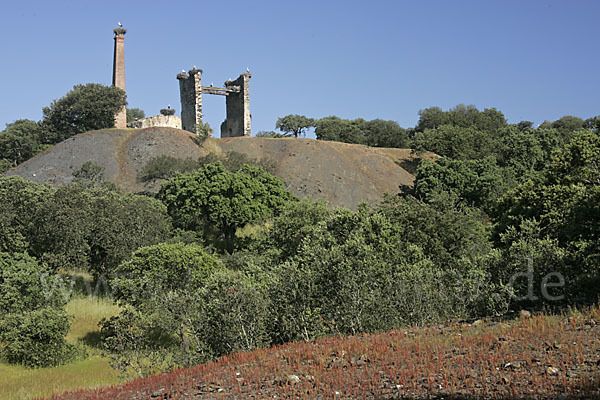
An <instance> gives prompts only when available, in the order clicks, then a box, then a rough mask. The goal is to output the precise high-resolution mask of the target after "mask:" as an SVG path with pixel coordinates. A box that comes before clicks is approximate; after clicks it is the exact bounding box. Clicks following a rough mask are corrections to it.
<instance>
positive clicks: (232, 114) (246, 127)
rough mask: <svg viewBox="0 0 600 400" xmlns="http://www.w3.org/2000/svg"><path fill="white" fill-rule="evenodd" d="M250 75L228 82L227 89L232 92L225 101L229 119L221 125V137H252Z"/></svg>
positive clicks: (226, 83) (243, 75) (242, 75)
mask: <svg viewBox="0 0 600 400" xmlns="http://www.w3.org/2000/svg"><path fill="white" fill-rule="evenodd" d="M251 77H252V75H250V74H249V73H246V74H241V75H240V76H239V78H237V79H236V80H235V81H226V82H225V88H226V89H228V88H235V89H237V90H239V91H233V90H232V91H230V92H229V93H228V95H227V98H226V100H225V103H226V110H227V118H226V119H225V121H224V122H223V123H222V124H221V137H222V138H225V137H234V136H250V134H251V131H252V129H251V125H252V115H251V114H250V90H249V88H250V85H249V83H250V78H251Z"/></svg>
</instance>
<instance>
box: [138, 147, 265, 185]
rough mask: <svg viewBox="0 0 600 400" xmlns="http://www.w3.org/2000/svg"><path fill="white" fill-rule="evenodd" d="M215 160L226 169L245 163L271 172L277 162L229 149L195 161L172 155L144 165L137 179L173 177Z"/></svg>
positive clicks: (240, 166) (241, 165)
mask: <svg viewBox="0 0 600 400" xmlns="http://www.w3.org/2000/svg"><path fill="white" fill-rule="evenodd" d="M215 162H220V163H221V164H222V165H223V167H224V168H225V169H226V170H228V171H231V172H238V171H239V170H241V169H242V167H243V166H244V165H245V164H248V165H256V166H260V167H263V168H264V169H265V170H266V171H267V172H269V173H272V172H273V171H274V170H275V162H274V161H272V160H270V159H260V160H255V159H252V158H250V157H248V156H247V155H245V154H243V153H238V152H236V151H228V152H227V153H226V154H225V155H224V156H219V155H215V154H214V153H208V154H207V155H205V156H202V157H199V158H198V160H195V161H194V160H192V159H191V158H186V159H181V158H176V157H172V156H158V157H154V158H152V159H150V161H148V163H147V164H146V165H144V167H143V168H142V171H141V172H140V173H139V174H138V177H137V179H138V181H140V182H152V181H155V180H157V179H171V178H173V177H175V175H177V174H178V173H180V172H189V171H192V170H194V169H197V168H200V167H201V166H203V165H205V164H211V163H215Z"/></svg>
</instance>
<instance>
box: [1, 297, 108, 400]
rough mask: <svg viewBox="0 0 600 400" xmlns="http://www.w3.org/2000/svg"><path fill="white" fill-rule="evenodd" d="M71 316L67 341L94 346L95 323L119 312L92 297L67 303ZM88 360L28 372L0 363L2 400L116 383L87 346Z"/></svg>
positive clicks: (96, 327)
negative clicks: (81, 342)
mask: <svg viewBox="0 0 600 400" xmlns="http://www.w3.org/2000/svg"><path fill="white" fill-rule="evenodd" d="M66 309H67V312H68V313H69V314H72V315H73V316H74V319H73V323H72V326H71V331H70V332H69V334H68V335H67V340H69V341H71V342H77V341H83V342H84V343H90V344H91V343H93V342H94V339H95V338H97V333H98V321H100V320H101V319H102V318H104V317H110V316H112V315H115V314H117V313H118V311H119V309H118V307H117V306H116V305H114V304H113V303H112V302H111V301H109V300H105V299H95V298H91V297H75V298H73V299H72V300H71V301H70V302H69V303H68V304H67V307H66ZM86 347H87V348H88V352H89V357H88V358H87V359H85V360H80V361H76V362H74V363H71V364H67V365H62V366H60V367H55V368H39V369H29V368H24V367H20V366H15V365H9V364H5V363H0V394H1V398H2V400H13V399H14V400H17V399H18V400H24V399H32V398H35V397H42V396H49V395H51V394H52V393H61V392H64V391H66V390H73V389H80V388H95V387H99V386H106V385H111V384H115V383H119V382H120V380H119V378H118V376H117V374H116V373H115V371H114V370H113V369H112V368H111V367H110V366H109V364H108V360H106V359H104V358H102V357H101V356H100V354H99V353H100V352H99V350H98V349H95V348H93V347H91V346H89V345H86Z"/></svg>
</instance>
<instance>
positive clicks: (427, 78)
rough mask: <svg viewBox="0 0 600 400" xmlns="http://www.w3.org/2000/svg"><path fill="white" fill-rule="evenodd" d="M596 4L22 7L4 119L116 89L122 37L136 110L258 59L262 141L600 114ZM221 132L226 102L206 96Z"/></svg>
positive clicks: (5, 78)
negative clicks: (464, 109)
mask: <svg viewBox="0 0 600 400" xmlns="http://www.w3.org/2000/svg"><path fill="white" fill-rule="evenodd" d="M599 15H600V1H595V0H594V1H592V0H569V1H541V0H540V1H537V0H535V1H534V0H531V1H523V0H518V1H512V0H501V1H487V0H477V1H459V0H455V1H447V0H446V1H416V0H415V1H393V0H388V1H378V0H370V1H366V0H365V1H354V0H345V1H327V0H320V1H312V0H310V1H307V0H302V1H285V0H274V1H260V0H253V1H252V0H245V1H237V0H227V1H225V0H212V1H209V0H196V1H187V0H179V1H173V2H171V1H132V0H122V1H115V2H104V1H102V2H100V1H88V0H73V1H66V0H53V1H29V0H21V1H19V2H17V1H11V2H4V3H3V5H2V11H1V13H0V33H1V36H2V41H1V42H0V50H1V54H2V62H0V93H1V98H2V102H1V107H0V128H3V127H4V125H5V124H6V123H9V122H12V121H14V120H16V119H22V118H29V119H33V120H39V119H41V117H42V112H41V109H42V107H44V106H46V105H48V104H49V103H50V102H51V101H52V100H53V99H56V98H59V97H62V96H63V95H64V94H66V93H67V92H68V91H69V90H70V89H71V88H72V87H73V85H75V84H78V83H88V82H97V83H102V84H106V85H109V84H110V83H111V73H112V71H111V69H112V52H113V39H112V37H113V34H112V29H113V28H114V27H116V25H117V22H118V21H121V22H122V23H123V25H124V26H125V28H127V30H128V32H127V35H126V37H125V54H126V55H125V59H126V75H127V95H128V101H129V106H130V107H139V108H141V109H143V110H144V111H145V112H146V115H155V114H158V112H159V110H160V109H161V108H163V107H165V106H166V105H167V104H169V103H170V104H171V105H172V106H173V107H174V108H175V109H177V113H178V114H179V111H180V108H181V105H180V103H179V87H178V82H177V80H176V78H175V75H176V74H177V73H178V72H180V71H181V70H182V69H186V70H188V69H190V68H191V67H192V66H193V65H194V64H196V65H197V66H198V67H199V68H202V69H203V70H204V76H203V81H204V82H205V83H207V84H208V83H210V82H214V83H215V85H221V84H222V83H223V81H225V80H226V79H228V78H236V77H237V76H238V75H239V74H240V73H241V72H244V71H245V70H246V67H249V68H250V70H251V72H252V74H253V78H252V80H251V82H250V85H251V86H250V90H251V100H250V103H251V111H252V116H253V121H252V123H253V126H252V128H253V134H255V133H256V132H257V131H260V130H272V129H274V125H275V121H276V119H277V118H278V117H280V116H284V115H287V114H304V115H307V116H310V117H315V118H319V117H324V116H327V115H338V116H340V117H342V118H358V117H362V118H365V119H375V118H382V119H386V120H394V121H397V122H399V123H400V125H402V126H403V127H410V126H414V125H415V124H416V122H417V120H418V112H419V110H421V109H423V108H426V107H430V106H439V107H442V108H443V109H447V108H450V107H453V106H455V105H457V104H461V103H464V104H473V105H475V106H476V107H478V108H480V109H483V108H486V107H496V108H497V109H499V110H500V111H502V112H503V113H504V114H505V116H506V117H507V119H508V120H509V122H518V121H520V120H530V121H533V122H535V123H536V124H537V123H540V122H542V121H544V120H555V119H558V118H560V117H561V116H564V115H576V116H579V117H582V118H587V117H590V116H594V115H598V114H600V99H599V97H598V93H599V92H600V80H599V79H598V72H597V71H598V70H599V65H600V51H599V48H598V47H599V43H600V42H599V34H598V32H599V31H598V18H599ZM204 114H205V121H206V122H209V123H210V124H211V126H212V127H213V128H214V129H215V131H216V133H217V135H218V128H219V126H220V123H221V122H222V120H223V119H224V117H225V101H224V98H222V97H221V96H205V107H204Z"/></svg>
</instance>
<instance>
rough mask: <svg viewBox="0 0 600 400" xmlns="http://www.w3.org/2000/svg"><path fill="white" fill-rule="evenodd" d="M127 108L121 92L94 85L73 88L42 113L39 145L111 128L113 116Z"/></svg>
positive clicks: (113, 124)
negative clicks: (41, 138)
mask: <svg viewBox="0 0 600 400" xmlns="http://www.w3.org/2000/svg"><path fill="white" fill-rule="evenodd" d="M126 104H127V101H126V96H125V92H124V91H123V90H122V89H119V88H117V87H114V86H103V85H100V84H97V83H88V84H86V85H75V86H74V87H73V90H71V91H70V92H68V93H67V94H66V95H65V96H63V97H61V98H60V99H58V100H54V101H53V102H52V103H51V104H50V105H49V106H48V107H44V108H43V109H42V112H43V113H44V118H43V119H42V122H41V125H42V128H43V140H42V142H43V143H48V144H54V143H58V142H61V141H63V140H65V139H67V138H69V137H71V136H74V135H76V134H78V133H82V132H87V131H91V130H95V129H107V128H113V127H114V126H115V115H116V114H117V112H119V111H120V110H121V109H122V108H123V106H125V105H126Z"/></svg>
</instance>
